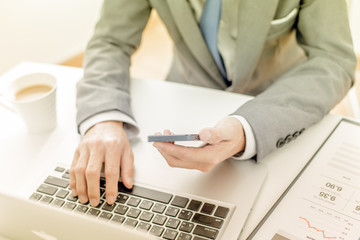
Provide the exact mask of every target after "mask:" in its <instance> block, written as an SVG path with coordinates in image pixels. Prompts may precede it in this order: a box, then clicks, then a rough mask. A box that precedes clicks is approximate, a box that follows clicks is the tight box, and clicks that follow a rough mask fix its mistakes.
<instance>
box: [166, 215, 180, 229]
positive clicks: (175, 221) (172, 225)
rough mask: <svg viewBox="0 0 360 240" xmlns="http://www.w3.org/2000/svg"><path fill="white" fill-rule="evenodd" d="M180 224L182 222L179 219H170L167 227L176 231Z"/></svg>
mask: <svg viewBox="0 0 360 240" xmlns="http://www.w3.org/2000/svg"><path fill="white" fill-rule="evenodd" d="M179 224H180V220H179V219H175V218H169V220H168V221H167V223H166V225H165V226H166V227H168V228H174V229H176V228H177V227H178V226H179Z"/></svg>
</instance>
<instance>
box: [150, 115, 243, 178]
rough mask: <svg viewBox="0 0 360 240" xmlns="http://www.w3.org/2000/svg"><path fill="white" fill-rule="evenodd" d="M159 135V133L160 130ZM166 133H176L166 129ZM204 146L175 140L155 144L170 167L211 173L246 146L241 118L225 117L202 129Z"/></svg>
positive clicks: (201, 135) (201, 137)
mask: <svg viewBox="0 0 360 240" xmlns="http://www.w3.org/2000/svg"><path fill="white" fill-rule="evenodd" d="M157 134H160V133H157ZM164 134H173V133H171V132H170V131H169V130H165V131H164ZM199 135H200V140H201V141H203V142H205V143H207V144H206V145H204V146H203V147H184V146H179V145H176V144H174V143H168V142H156V143H154V144H153V145H154V147H156V148H157V149H158V150H159V152H160V153H161V154H162V156H163V157H164V158H165V160H166V161H167V163H168V164H169V166H171V167H179V168H188V169H198V170H200V171H203V172H209V171H210V170H212V169H213V168H214V167H215V166H217V165H218V164H219V163H221V162H222V161H224V160H226V159H228V158H230V157H232V156H234V155H235V154H237V153H239V152H241V151H243V150H244V149H245V133H244V129H243V127H242V125H241V123H240V121H239V120H238V119H236V118H233V117H226V118H224V119H222V120H221V121H220V122H219V123H218V124H217V125H216V126H215V127H214V128H204V129H202V130H200V133H199Z"/></svg>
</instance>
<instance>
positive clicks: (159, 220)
mask: <svg viewBox="0 0 360 240" xmlns="http://www.w3.org/2000/svg"><path fill="white" fill-rule="evenodd" d="M166 219H167V217H165V216H163V215H159V214H157V215H156V216H155V217H154V220H153V221H152V222H153V223H155V224H158V225H164V223H165V221H166Z"/></svg>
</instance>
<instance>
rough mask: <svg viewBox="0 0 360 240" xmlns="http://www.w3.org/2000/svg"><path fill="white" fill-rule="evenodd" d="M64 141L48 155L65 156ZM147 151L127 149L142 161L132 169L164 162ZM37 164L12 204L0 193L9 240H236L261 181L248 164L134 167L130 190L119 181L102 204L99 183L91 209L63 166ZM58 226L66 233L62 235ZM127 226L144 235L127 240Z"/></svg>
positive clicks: (259, 168) (256, 167)
mask: <svg viewBox="0 0 360 240" xmlns="http://www.w3.org/2000/svg"><path fill="white" fill-rule="evenodd" d="M69 142H71V141H65V142H64V143H63V144H61V147H59V148H58V149H59V150H58V151H59V153H57V152H56V151H55V152H54V150H51V152H52V154H51V155H52V156H54V155H55V156H58V157H60V156H66V155H68V154H69V155H70V153H71V154H72V151H71V152H69V153H68V154H66V153H65V152H66V151H64V149H65V146H66V145H69V149H70V145H71V144H69ZM66 143H67V144H66ZM147 147H148V146H147V144H146V143H138V144H135V145H134V151H135V152H137V150H136V149H138V148H140V149H141V152H142V153H143V154H141V153H138V154H137V155H138V156H139V155H143V156H142V157H141V159H143V160H144V161H140V160H138V162H137V163H135V165H138V164H144V165H145V161H148V162H149V163H151V162H152V161H161V162H162V161H164V160H163V159H161V157H160V156H157V154H156V152H155V151H149V150H150V149H147V150H146V148H147ZM151 148H152V147H151ZM60 152H61V153H60ZM149 153H152V154H154V156H151V155H149ZM156 156H157V157H156ZM40 158H49V154H48V153H46V151H45V153H43V154H40ZM137 159H139V158H137ZM150 159H152V160H150ZM41 162H42V163H43V164H44V165H43V166H41V167H39V169H38V170H39V171H37V173H33V174H31V173H29V175H28V177H27V178H28V181H27V182H25V183H24V185H23V187H22V188H21V189H19V191H17V193H16V194H14V196H16V197H17V199H15V200H14V199H11V198H10V197H5V196H4V195H0V199H1V200H0V205H1V206H0V212H1V214H0V226H1V227H0V235H3V236H5V237H7V238H10V239H25V238H24V236H26V239H52V240H53V239H79V238H77V236H79V237H80V236H81V238H83V239H95V238H96V237H94V236H99V235H98V234H95V233H94V232H99V233H100V232H106V236H117V237H119V239H149V238H150V237H157V238H159V239H174V240H175V239H176V240H205V239H237V238H238V236H239V234H240V232H241V229H242V227H243V225H244V223H245V220H246V218H247V215H248V214H249V212H250V210H251V207H252V204H253V202H254V201H255V199H256V196H257V194H258V192H259V190H260V188H261V185H262V183H263V181H264V178H265V176H266V169H265V167H264V166H263V165H262V164H255V163H254V162H253V161H244V162H240V161H234V160H227V161H226V162H224V163H223V164H221V165H219V166H218V167H217V168H216V169H214V170H213V171H212V172H210V173H201V172H199V171H192V170H185V169H174V171H172V170H171V169H170V168H169V169H167V168H166V167H165V170H166V171H163V170H161V169H159V170H158V171H157V172H156V171H153V170H152V169H154V168H148V167H146V166H143V168H141V167H140V166H135V169H136V175H135V181H134V187H133V189H131V190H129V189H126V188H125V187H124V185H123V184H122V183H121V182H120V181H119V184H118V190H119V193H118V196H117V200H116V202H115V204H113V205H108V204H107V203H106V201H105V186H106V182H105V180H104V178H101V180H100V191H101V203H100V205H99V206H97V207H92V206H90V205H89V204H81V203H80V202H79V201H78V199H77V198H75V197H73V196H72V195H71V191H70V188H69V168H68V167H69V165H68V164H65V163H63V162H56V163H55V164H54V163H48V164H46V163H45V161H41ZM150 165H151V164H150ZM160 165H161V164H160ZM155 166H156V164H155ZM158 167H159V168H160V166H158ZM148 169H150V171H149V170H148ZM167 171H170V172H167ZM156 175H157V177H155V176H156ZM34 176H36V177H34ZM146 179H149V180H148V181H146ZM165 182H166V183H165ZM161 183H162V184H161ZM21 199H23V200H21ZM49 216H51V217H50V218H49ZM80 222H81V224H80V225H79V223H80ZM5 223H6V224H5ZM97 223H99V224H98V225H97ZM19 226H21V227H19ZM59 226H61V229H62V230H60V229H59ZM66 226H68V227H66ZM74 226H75V227H74ZM124 228H125V229H126V230H124ZM64 229H73V230H71V231H69V232H68V233H65V232H66V231H65V230H64ZM127 229H133V230H135V231H138V232H141V233H145V236H143V237H142V238H141V237H139V238H135V237H132V235H131V234H133V233H129V231H128V230H127ZM15 230H16V231H15ZM42 233H45V235H43V234H42ZM129 234H130V235H129ZM129 236H131V237H129ZM134 236H135V235H134ZM136 237H138V235H136ZM106 238H107V239H111V238H110V237H106ZM97 239H98V238H97Z"/></svg>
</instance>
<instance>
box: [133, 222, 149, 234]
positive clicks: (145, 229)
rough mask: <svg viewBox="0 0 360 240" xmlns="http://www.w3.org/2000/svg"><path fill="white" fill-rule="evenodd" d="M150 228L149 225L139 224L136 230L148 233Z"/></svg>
mask: <svg viewBox="0 0 360 240" xmlns="http://www.w3.org/2000/svg"><path fill="white" fill-rule="evenodd" d="M150 227H151V224H150V223H146V222H140V223H139V225H138V226H137V228H136V229H137V230H140V231H142V232H147V231H149V229H150Z"/></svg>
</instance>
